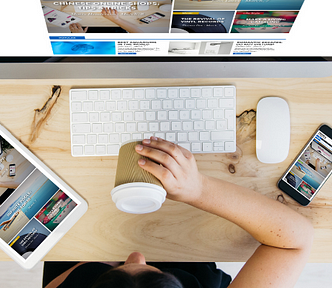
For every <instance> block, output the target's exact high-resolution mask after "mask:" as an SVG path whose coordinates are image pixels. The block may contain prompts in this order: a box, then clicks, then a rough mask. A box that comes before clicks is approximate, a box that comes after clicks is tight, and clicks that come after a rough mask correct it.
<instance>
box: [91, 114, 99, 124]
mask: <svg viewBox="0 0 332 288" xmlns="http://www.w3.org/2000/svg"><path fill="white" fill-rule="evenodd" d="M89 121H90V122H98V121H99V112H90V113H89Z"/></svg>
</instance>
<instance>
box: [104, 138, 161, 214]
mask: <svg viewBox="0 0 332 288" xmlns="http://www.w3.org/2000/svg"><path fill="white" fill-rule="evenodd" d="M137 144H142V142H141V141H134V142H130V143H126V144H124V145H123V146H121V148H120V151H119V158H118V165H117V169H116V176H115V185H114V186H115V187H114V188H113V190H112V191H111V196H112V200H113V202H114V203H115V205H116V207H117V208H118V209H119V210H121V211H123V212H127V213H134V214H144V213H151V212H154V211H156V210H158V209H159V208H160V207H161V206H162V204H163V203H164V201H165V199H166V194H167V193H166V191H165V189H164V188H163V186H162V184H161V183H160V181H159V180H158V179H157V178H156V177H155V176H153V175H152V174H151V173H149V172H147V171H145V170H144V169H142V168H141V167H140V166H139V165H138V160H139V159H142V158H143V159H146V157H143V156H141V155H139V154H138V153H137V152H136V151H135V146H136V145H137Z"/></svg>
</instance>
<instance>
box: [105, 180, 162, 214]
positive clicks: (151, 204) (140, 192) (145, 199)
mask: <svg viewBox="0 0 332 288" xmlns="http://www.w3.org/2000/svg"><path fill="white" fill-rule="evenodd" d="M166 194H167V193H166V191H165V189H164V188H162V187H160V186H158V185H155V184H151V183H144V182H134V183H126V184H122V185H119V186H117V187H115V188H114V189H113V190H112V191H111V195H112V200H113V202H114V203H115V205H116V207H117V208H118V209H119V210H121V211H123V212H127V213H133V214H144V213H150V212H154V211H156V210H158V209H159V208H160V207H161V205H162V204H163V203H164V201H165V199H166Z"/></svg>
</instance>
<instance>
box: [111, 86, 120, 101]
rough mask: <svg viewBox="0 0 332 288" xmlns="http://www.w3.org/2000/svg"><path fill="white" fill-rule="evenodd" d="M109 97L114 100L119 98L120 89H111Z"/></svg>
mask: <svg viewBox="0 0 332 288" xmlns="http://www.w3.org/2000/svg"><path fill="white" fill-rule="evenodd" d="M111 98H112V99H114V100H117V99H121V90H120V89H113V90H112V92H111Z"/></svg>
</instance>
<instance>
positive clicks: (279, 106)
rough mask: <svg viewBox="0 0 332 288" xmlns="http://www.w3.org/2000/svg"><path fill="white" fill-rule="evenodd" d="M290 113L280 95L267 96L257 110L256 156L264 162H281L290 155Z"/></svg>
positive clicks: (259, 103)
mask: <svg viewBox="0 0 332 288" xmlns="http://www.w3.org/2000/svg"><path fill="white" fill-rule="evenodd" d="M289 143H290V114H289V107H288V104H287V102H286V101H285V100H284V99H282V98H280V97H265V98H263V99H261V100H260V101H259V102H258V105H257V112H256V156H257V158H258V160H259V161H261V162H263V163H269V164H274V163H280V162H282V161H284V160H285V159H286V158H287V156H288V151H289Z"/></svg>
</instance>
